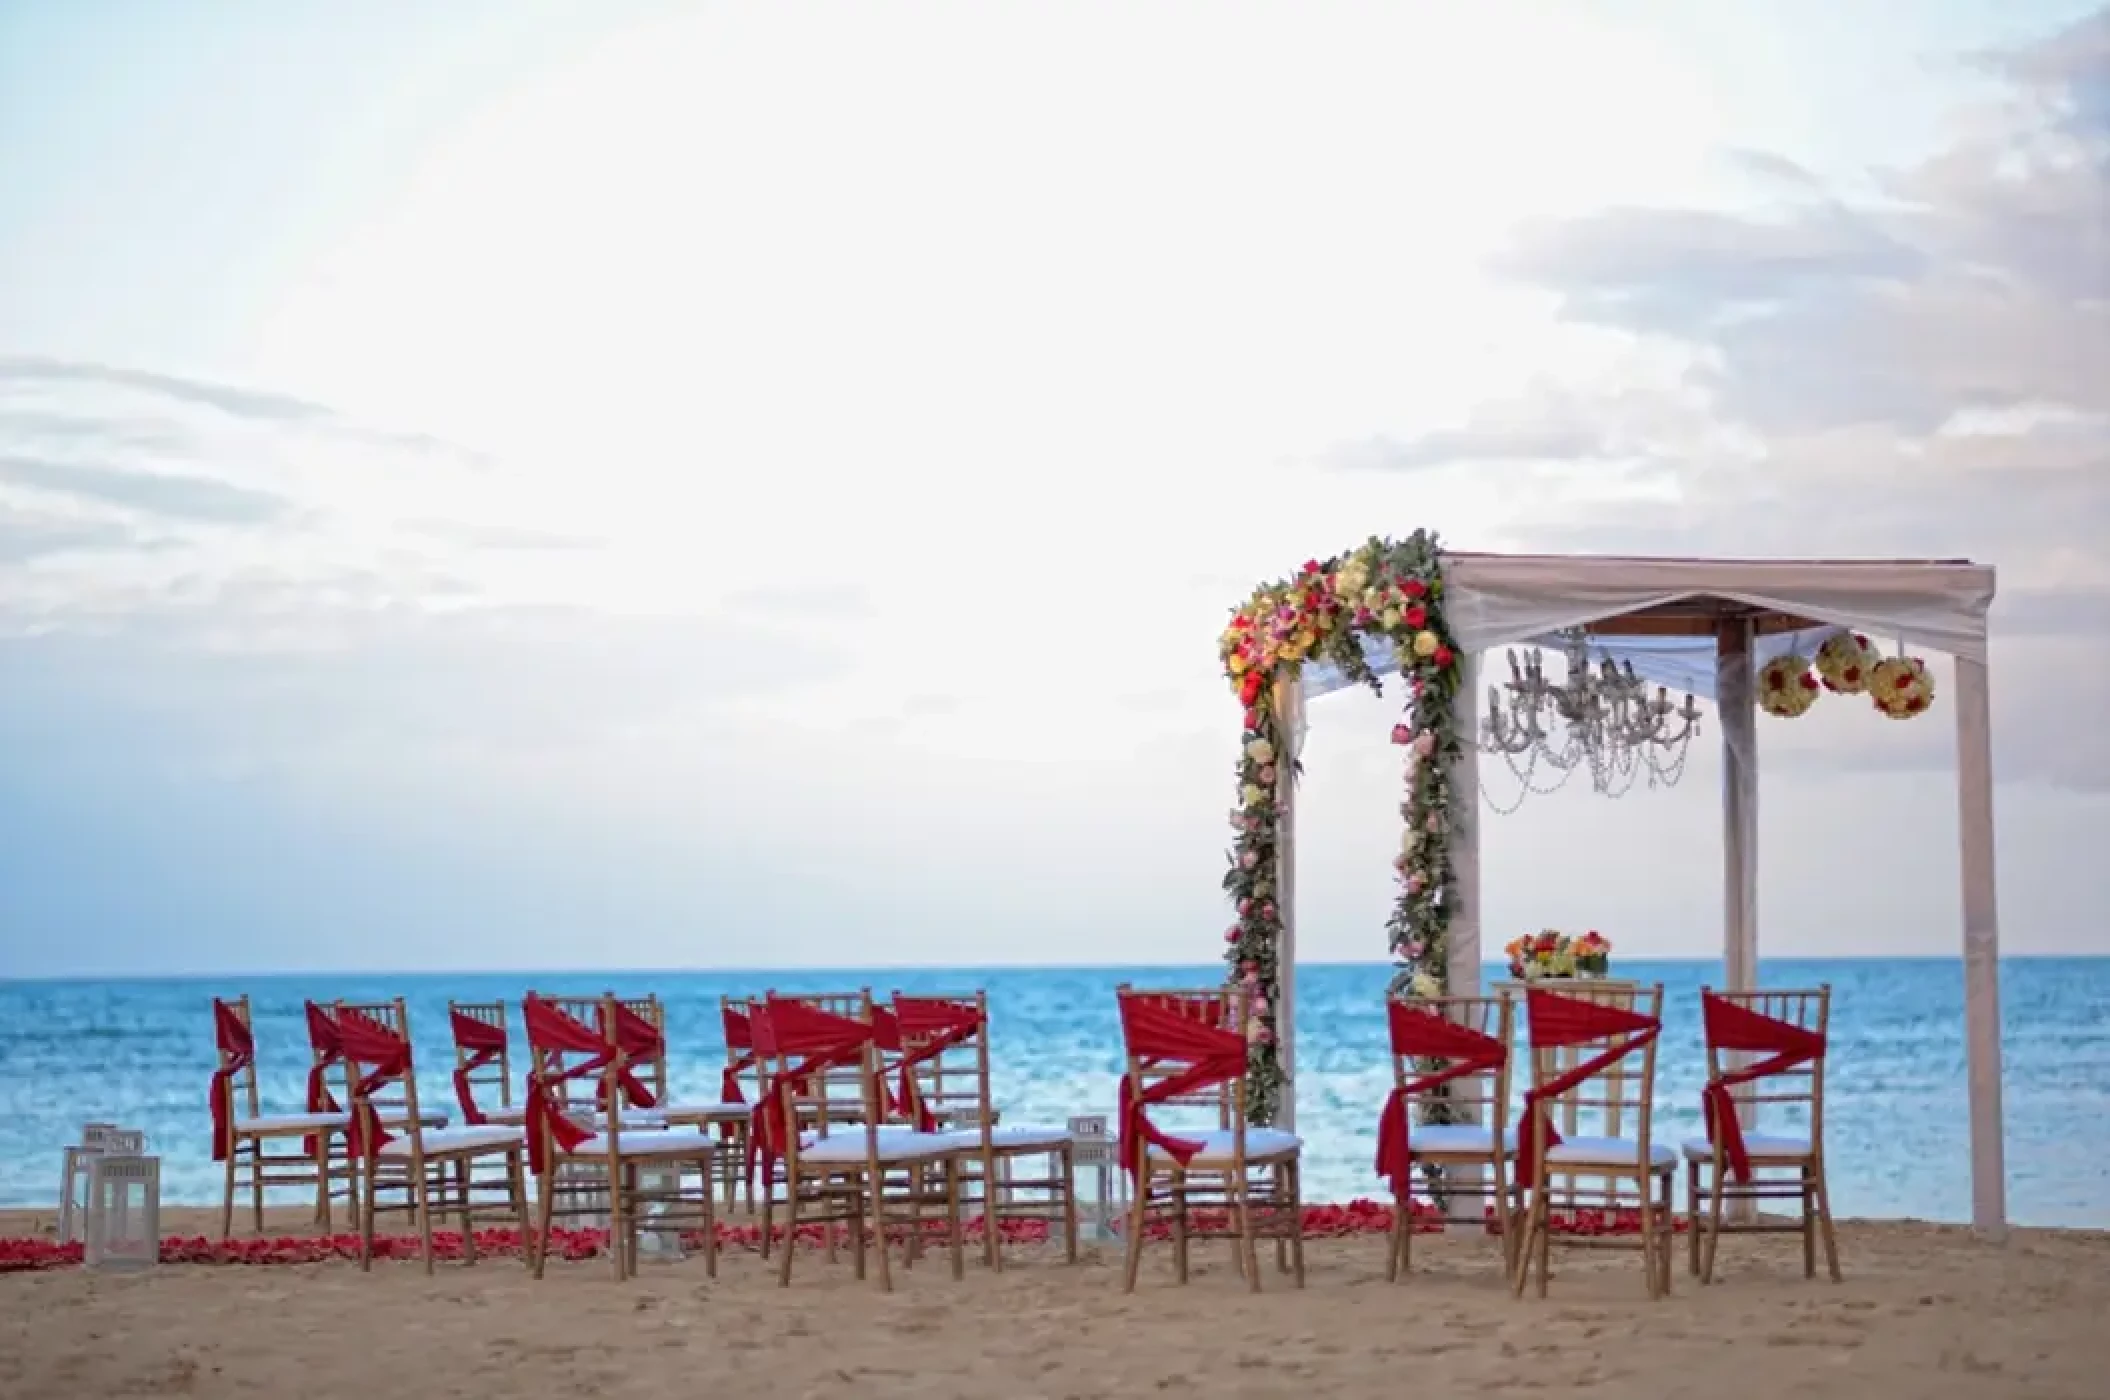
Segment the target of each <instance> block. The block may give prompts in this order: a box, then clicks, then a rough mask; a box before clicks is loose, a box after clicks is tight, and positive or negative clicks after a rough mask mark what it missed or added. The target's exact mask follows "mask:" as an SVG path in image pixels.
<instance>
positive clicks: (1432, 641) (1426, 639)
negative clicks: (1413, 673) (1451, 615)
mask: <svg viewBox="0 0 2110 1400" xmlns="http://www.w3.org/2000/svg"><path fill="white" fill-rule="evenodd" d="M1442 645H1443V643H1442V642H1439V641H1437V640H1436V634H1435V633H1434V632H1416V633H1415V634H1414V654H1415V655H1416V656H1418V657H1420V658H1422V659H1423V660H1424V661H1426V660H1427V659H1428V658H1429V657H1432V656H1434V655H1435V654H1436V648H1438V647H1440V646H1442Z"/></svg>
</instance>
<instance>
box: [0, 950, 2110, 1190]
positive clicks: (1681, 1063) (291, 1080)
mask: <svg viewBox="0 0 2110 1400" xmlns="http://www.w3.org/2000/svg"><path fill="white" fill-rule="evenodd" d="M1490 971H1491V972H1492V971H1493V970H1492V969H1491V970H1490ZM1214 972H1215V969H1213V968H1171V969H1134V968H1129V969H1111V968H1051V969H1045V970H1029V969H1020V968H1006V969H1001V970H988V971H976V970H972V969H961V970H959V971H956V972H929V971H913V972H867V973H859V972H850V971H842V972H799V973H774V974H761V973H725V974H718V973H693V972H665V973H615V974H610V973H584V974H561V975H559V974H522V973H507V974H492V975H477V976H462V975H418V976H409V975H398V976H388V975H380V976H371V975H361V976H342V977H283V978H281V977H237V978H227V979H221V980H216V981H211V982H206V981H189V980H165V981H122V982H121V981H94V982H16V983H5V984H0V1205H8V1206H39V1205H48V1204H50V1203H51V1202H52V1201H54V1200H55V1199H56V1198H57V1193H58V1176H59V1149H60V1147H61V1146H62V1145H64V1144H65V1143H66V1142H69V1141H71V1140H72V1139H73V1136H74V1134H75V1133H77V1131H78V1129H79V1126H80V1124H81V1123H82V1122H83V1121H84V1120H89V1119H114V1120H117V1121H120V1122H122V1123H124V1124H125V1125H127V1126H130V1127H140V1128H144V1129H145V1130H146V1131H147V1134H148V1137H149V1139H150V1141H151V1143H152V1144H153V1147H154V1149H155V1150H156V1151H158V1152H159V1153H160V1154H161V1156H162V1159H163V1172H164V1176H163V1182H164V1186H163V1192H164V1197H165V1198H166V1199H168V1200H171V1201H175V1202H184V1203H197V1204H205V1203H210V1202H213V1201H215V1200H216V1199H217V1192H218V1190H219V1175H218V1173H217V1172H216V1171H215V1169H214V1167H213V1164H212V1162H211V1156H210V1146H211V1141H210V1133H209V1130H208V1119H207V1113H206V1084H207V1081H208V1079H209V1077H210V1075H211V1071H212V1065H213V1043H212V1027H211V1020H210V1016H209V1012H208V1001H209V999H210V998H211V997H212V996H213V995H215V994H225V995H234V994H236V993H241V992H247V993H248V994H249V995H250V997H251V998H252V999H253V1002H254V1006H255V1016H256V1029H257V1055H258V1062H259V1068H260V1072H261V1085H262V1089H263V1094H264V1103H265V1108H266V1111H272V1110H278V1111H291V1110H294V1109H297V1108H298V1106H299V1104H300V1102H301V1094H302V1089H303V1085H304V1083H305V1076H306V1072H307V1069H306V1067H307V1063H308V1051H307V1040H306V1033H305V1029H304V1026H303V1023H302V1020H301V1002H302V1000H303V999H304V998H307V997H313V998H316V999H317V1000H325V999H333V998H338V997H344V998H349V999H359V1000H363V999H372V998H381V997H389V996H396V995H401V996H403V997H405V998H406V999H407V1000H408V1001H409V1003H410V1014H411V1025H412V1029H413V1032H414V1034H415V1038H416V1043H417V1054H418V1062H419V1065H420V1069H421V1077H420V1081H419V1082H420V1088H421V1092H422V1093H423V1094H424V1095H425V1096H426V1098H427V1099H428V1101H429V1102H431V1103H433V1104H435V1105H444V1106H447V1107H452V1104H453V1095H452V1092H451V1089H450V1086H449V1082H448V1074H449V1072H450V1070H451V1069H452V1066H453V1053H452V1049H451V1043H450V1041H449V1039H448V1032H447V1016H446V1009H447V1001H448V999H449V998H450V997H458V998H465V999H472V1000H490V999H496V998H501V997H502V998H505V999H506V1000H508V1001H517V999H518V998H519V996H520V994H521V992H522V991H523V990H524V989H526V988H527V987H530V986H532V987H534V988H535V989H536V990H538V991H546V992H586V993H597V992H601V991H615V992H620V993H624V994H642V993H645V992H656V993H657V994H658V995H659V996H660V998H661V999H662V1000H663V1001H664V1002H665V1003H666V1007H667V1024H668V1032H669V1035H668V1039H669V1043H670V1064H669V1071H670V1074H671V1077H672V1079H673V1082H674V1088H675V1091H676V1092H677V1094H680V1095H683V1096H686V1097H704V1096H710V1095H715V1093H716V1092H717V1085H718V1067H719V1066H720V1065H721V1064H722V1063H723V1058H724V1050H723V1045H722V1042H721V1040H720V1038H719V1021H718V998H719V997H720V996H721V995H725V994H753V993H757V992H760V991H762V990H764V989H765V988H775V989H776V990H778V991H783V992H804V991H842V990H853V989H855V988H857V987H859V986H864V985H870V986H871V987H872V989H873V990H874V991H875V992H877V993H879V994H882V995H884V994H885V993H887V992H890V991H894V990H900V991H910V992H913V991H919V990H933V991H957V990H961V989H967V988H973V987H983V988H986V989H987V991H988V993H989V1000H990V1007H991V1021H992V1025H993V1042H992V1043H993V1046H994V1055H995V1079H996V1085H995V1088H996V1096H997V1100H998V1102H999V1104H1000V1105H1001V1106H1002V1108H1003V1109H1004V1113H1005V1116H1006V1117H1007V1118H1008V1119H1010V1120H1011V1121H1014V1122H1025V1121H1042V1122H1045V1121H1050V1120H1053V1121H1057V1122H1059V1121H1061V1120H1062V1119H1063V1118H1064V1117H1066V1116H1067V1115H1069V1114H1071V1113H1089V1112H1110V1110H1111V1107H1112V1101H1113V1092H1114V1083H1115V1075H1116V1073H1117V1070H1118V1065H1119V1037H1118V1033H1117V1030H1116V1026H1115V1016H1114V995H1113V989H1114V987H1115V985H1116V984H1118V983H1120V982H1123V981H1133V982H1135V983H1137V984H1138V985H1160V986H1188V985H1197V984H1200V983H1203V982H1205V981H1207V980H1208V979H1209V978H1210V976H1211V975H1212V974H1214ZM1619 972H1620V975H1622V976H1626V977H1635V978H1639V979H1642V980H1650V981H1652V980H1657V979H1661V980H1662V981H1663V983H1664V984H1665V998H1666V1008H1667V1009H1666V1015H1665V1020H1666V1027H1665V1040H1664V1047H1663V1052H1662V1055H1661V1059H1660V1064H1661V1069H1660V1076H1661V1077H1660V1081H1659V1084H1658V1089H1657V1105H1658V1108H1657V1112H1658V1115H1659V1124H1658V1127H1657V1132H1658V1133H1659V1134H1661V1133H1663V1132H1665V1131H1669V1132H1672V1133H1680V1134H1682V1133H1684V1132H1686V1131H1688V1130H1696V1128H1697V1125H1698V1121H1699V1090H1700V1083H1701V1079H1702V1075H1703V1061H1702V1057H1701V1051H1700V1034H1699V987H1700V985H1701V984H1702V983H1703V982H1709V981H1715V982H1718V981H1719V980H1720V975H1721V970H1720V966H1719V964H1716V963H1711V962H1690V963H1639V962H1631V963H1625V964H1622V965H1621V967H1620V968H1619ZM1763 976H1764V980H1765V982H1766V984H1767V985H1769V986H1809V985H1814V984H1815V983H1818V982H1829V983H1831V985H1832V989H1833V1003H1832V1008H1833V1009H1832V1023H1833V1032H1832V1043H1833V1050H1832V1060H1831V1069H1830V1081H1829V1095H1830V1102H1829V1105H1828V1108H1829V1123H1828V1125H1827V1137H1828V1139H1829V1142H1828V1147H1829V1151H1830V1157H1831V1169H1832V1190H1833V1199H1834V1203H1835V1207H1836V1209H1837V1210H1838V1211H1839V1212H1840V1213H1841V1214H1844V1215H1859V1216H1913V1217H1919V1218H1924V1219H1934V1220H1964V1219H1967V1218H1968V1216H1969V1211H1970V1170H1969V1149H1968V1124H1969V1116H1968V1115H1969V1110H1968V1105H1967V1101H1966V1096H1965V1081H1964V1049H1963V969H1962V966H1961V965H1960V964H1958V963H1955V962H1947V961H1933V960H1926V961H1918V960H1872V959H1871V960H1840V961H1825V962H1793V961H1786V960H1779V961H1769V962H1768V963H1767V964H1766V965H1765V968H1764V973H1763ZM2001 976H2002V1000H2003V1002H2004V1007H2003V1011H2004V1015H2005V1018H2006V1037H2005V1040H2006V1057H2005V1058H2006V1084H2007V1089H2006V1100H2007V1169H2008V1202H2009V1212H2010V1215H2011V1216H2012V1217H2013V1218H2014V1219H2015V1220H2017V1221H2020V1222H2023V1223H2026V1224H2037V1225H2094V1226H2104V1225H2110V959H2105V958H2068V959H2055V958H2042V959H2017V960H2012V961H2009V962H2007V963H2006V964H2004V966H2003V968H2002V973H2001ZM1385 980H1386V973H1385V970H1384V969H1383V968H1381V967H1374V966H1369V967H1351V966H1328V967H1320V966H1306V967H1303V968H1300V969H1299V972H1298V985H1297V996H1298V1019H1299V1022H1300V1025H1299V1037H1298V1047H1297V1049H1298V1060H1299V1092H1298V1126H1299V1128H1300V1130H1301V1131H1302V1133H1303V1135H1304V1137H1305V1139H1306V1142H1307V1144H1308V1146H1307V1164H1308V1165H1307V1168H1306V1172H1307V1181H1308V1183H1309V1185H1308V1187H1307V1191H1308V1194H1309V1195H1310V1196H1312V1197H1313V1198H1314V1199H1325V1200H1346V1199H1349V1198H1351V1197H1354V1196H1359V1195H1372V1194H1375V1193H1376V1189H1377V1182H1376V1180H1375V1178H1374V1177H1373V1175H1372V1173H1371V1170H1370V1160H1371V1156H1372V1153H1373V1151H1374V1145H1375V1127H1376V1123H1377V1115H1378V1108H1379V1106H1380V1104H1381V1102H1382V1100H1383V1097H1384V1093H1385V1090H1386V1089H1387V1088H1388V1087H1389V1077H1388V1076H1389V1071H1388V1069H1387V1067H1386V1060H1385V1043H1384V1018H1383V1008H1382V1005H1381V1003H1380V1000H1379V998H1380V996H1381V994H1382V992H1383V989H1384V985H1385ZM519 1034H520V1032H519V1026H518V1020H517V1012H516V1018H515V1025H514V1035H515V1038H516V1045H517V1042H518V1036H519Z"/></svg>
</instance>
